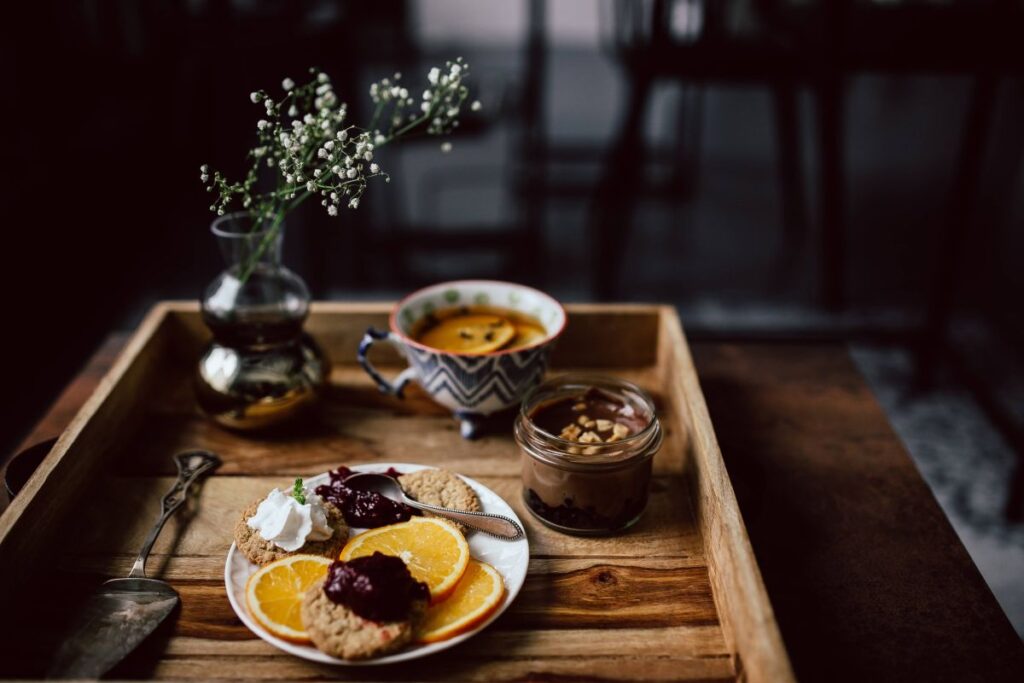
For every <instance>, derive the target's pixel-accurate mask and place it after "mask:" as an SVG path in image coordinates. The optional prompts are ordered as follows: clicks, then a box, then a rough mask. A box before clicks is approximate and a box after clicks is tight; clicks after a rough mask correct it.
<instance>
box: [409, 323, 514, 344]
mask: <svg viewBox="0 0 1024 683" xmlns="http://www.w3.org/2000/svg"><path fill="white" fill-rule="evenodd" d="M515 334H516V329H515V326H514V325H512V323H510V322H509V321H508V320H506V319H505V318H503V317H501V316H499V315H457V316H453V317H451V318H446V319H444V320H442V321H441V322H439V323H438V324H437V325H435V326H434V327H432V328H431V329H430V330H429V331H428V332H426V333H425V334H424V335H423V336H422V337H420V343H422V344H426V345H427V346H429V347H431V348H434V349H442V350H444V351H450V352H452V353H490V352H491V351H497V350H498V349H500V348H501V347H503V346H504V345H505V344H507V343H509V342H510V341H511V340H512V337H514V336H515Z"/></svg>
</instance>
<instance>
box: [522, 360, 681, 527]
mask: <svg viewBox="0 0 1024 683" xmlns="http://www.w3.org/2000/svg"><path fill="white" fill-rule="evenodd" d="M515 436H516V442H517V443H518V444H519V448H520V450H521V451H522V463H523V499H524V500H525V502H526V505H527V507H528V508H529V509H530V511H531V512H532V513H533V514H534V515H535V516H536V517H537V518H538V519H539V520H540V521H542V522H543V523H544V524H546V525H547V526H549V527H551V528H553V529H556V530H558V531H562V532H564V533H567V534H576V535H585V536H597V535H606V534H614V533H617V532H620V531H623V530H625V529H628V528H629V527H630V526H632V525H633V524H635V523H636V522H637V520H639V519H640V517H641V515H643V512H644V508H646V507H647V496H648V492H649V489H650V484H651V465H652V463H653V460H654V454H655V453H657V451H658V448H659V447H660V446H661V439H662V432H661V425H660V424H659V423H658V418H657V416H656V415H655V410H654V402H653V401H652V400H651V397H650V396H648V395H647V393H646V392H644V391H643V389H641V388H640V387H638V386H636V385H635V384H633V383H631V382H626V381H624V380H620V379H615V378H612V377H594V376H588V375H563V376H561V377H555V378H553V379H551V380H548V381H547V382H545V383H543V384H541V385H540V386H538V387H537V388H536V389H534V390H533V391H532V392H531V393H530V394H529V395H527V397H526V398H525V399H524V400H523V405H522V408H521V409H520V411H519V417H518V418H517V419H516V424H515Z"/></svg>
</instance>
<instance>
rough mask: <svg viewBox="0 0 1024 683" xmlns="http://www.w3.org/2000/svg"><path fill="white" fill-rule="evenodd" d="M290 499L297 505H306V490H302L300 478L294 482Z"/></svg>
mask: <svg viewBox="0 0 1024 683" xmlns="http://www.w3.org/2000/svg"><path fill="white" fill-rule="evenodd" d="M292 498H294V499H295V500H296V501H297V502H298V504H299V505H305V504H306V490H305V489H304V488H302V477H299V478H298V479H296V480H295V486H293V487H292Z"/></svg>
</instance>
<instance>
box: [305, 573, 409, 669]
mask: <svg viewBox="0 0 1024 683" xmlns="http://www.w3.org/2000/svg"><path fill="white" fill-rule="evenodd" d="M301 610H302V611H301V616H302V623H303V625H304V626H305V627H306V632H307V633H308V634H309V638H310V640H312V641H313V645H315V646H316V648H317V649H318V650H320V651H321V652H325V653H327V654H329V655H331V656H332V657H340V658H341V659H368V658H370V657H376V656H378V655H383V654H387V653H389V652H394V651H395V650H398V649H400V648H402V647H404V646H405V645H407V644H408V643H409V642H411V641H412V637H413V634H414V633H415V632H416V627H417V626H418V625H419V623H420V621H421V620H422V619H423V616H424V614H426V611H427V601H426V600H420V601H418V602H416V603H415V604H414V606H413V610H412V614H411V615H410V617H409V619H406V620H405V621H385V622H377V621H371V620H369V619H363V618H362V617H361V616H359V615H358V614H356V613H355V612H353V611H352V610H351V609H349V608H348V607H346V606H345V605H339V604H338V603H336V602H333V601H332V600H331V599H330V598H328V597H327V594H326V593H324V590H323V584H320V585H318V586H316V587H314V588H311V589H309V590H308V591H306V595H305V596H304V597H303V600H302V607H301Z"/></svg>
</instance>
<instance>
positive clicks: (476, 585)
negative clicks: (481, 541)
mask: <svg viewBox="0 0 1024 683" xmlns="http://www.w3.org/2000/svg"><path fill="white" fill-rule="evenodd" d="M504 597H505V583H504V582H503V581H502V580H501V574H499V573H498V570H497V569H495V568H494V567H492V566H491V565H489V564H487V563H486V562H478V561H477V560H470V561H469V566H468V567H467V568H466V573H465V574H463V575H462V579H460V580H459V583H458V585H457V586H456V587H455V591H454V592H453V593H452V594H451V596H449V597H448V599H447V600H445V601H444V602H442V603H440V604H437V605H434V606H433V607H431V608H430V609H429V610H427V616H426V618H425V619H424V620H423V624H422V625H421V626H420V630H419V634H418V635H417V640H418V641H419V642H421V643H436V642H437V641H439V640H447V639H448V638H451V637H452V636H457V635H459V634H460V633H465V632H466V631H469V630H471V629H472V628H474V627H476V626H477V625H478V624H480V623H481V622H483V621H484V620H485V619H487V617H489V616H491V614H493V613H494V610H496V609H497V608H498V605H500V604H501V600H502V598H504Z"/></svg>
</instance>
